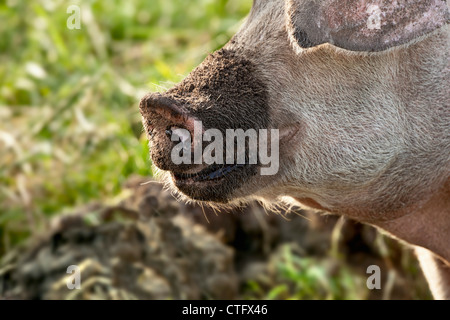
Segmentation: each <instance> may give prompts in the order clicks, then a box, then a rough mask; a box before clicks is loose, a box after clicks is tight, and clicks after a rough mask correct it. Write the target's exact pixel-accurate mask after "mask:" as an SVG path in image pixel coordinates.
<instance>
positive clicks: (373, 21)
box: [366, 4, 381, 30]
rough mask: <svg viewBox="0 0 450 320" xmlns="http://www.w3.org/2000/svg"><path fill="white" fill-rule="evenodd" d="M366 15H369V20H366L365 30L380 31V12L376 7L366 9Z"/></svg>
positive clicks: (371, 6)
mask: <svg viewBox="0 0 450 320" xmlns="http://www.w3.org/2000/svg"><path fill="white" fill-rule="evenodd" d="M366 13H368V14H370V16H369V19H368V20H367V28H369V29H370V30H373V29H376V30H379V29H381V10H380V7H379V6H377V5H374V4H372V5H370V6H369V7H367V10H366Z"/></svg>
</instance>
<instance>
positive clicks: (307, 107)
mask: <svg viewBox="0 0 450 320" xmlns="http://www.w3.org/2000/svg"><path fill="white" fill-rule="evenodd" d="M449 19H450V14H449V9H448V5H447V2H446V1H442V0H429V1H418V0H414V1H403V0H396V1H387V0H339V1H338V0H323V1H318V0H285V1H283V0H255V1H254V4H253V8H252V10H251V12H250V14H249V16H248V17H247V19H246V21H245V22H244V24H243V26H242V27H241V29H240V30H239V31H238V32H237V34H236V35H235V36H234V37H233V38H232V39H231V40H230V41H229V42H228V43H227V44H226V45H225V46H224V47H223V48H222V49H221V50H219V51H217V52H215V53H213V54H211V55H209V56H208V57H207V58H206V59H205V61H204V62H203V63H202V64H201V65H200V66H198V67H197V68H196V69H195V70H193V71H192V73H191V74H190V75H188V76H187V77H186V78H185V79H184V80H183V81H182V82H181V83H179V84H178V85H176V86H175V87H174V88H172V89H170V90H168V91H167V92H165V93H153V94H149V95H147V96H145V97H144V98H143V99H142V101H141V104H140V111H141V114H142V116H143V124H144V128H145V130H146V132H147V133H148V137H149V141H150V148H151V158H152V161H153V164H154V165H156V166H157V167H158V168H160V169H162V171H163V172H164V175H165V179H166V181H168V183H169V184H171V185H172V186H173V187H174V189H175V190H177V191H179V193H180V194H181V195H183V196H185V197H186V198H188V199H194V200H197V201H202V202H208V203H221V204H224V205H226V204H236V203H240V202H243V201H246V200H247V199H251V198H253V199H255V198H256V199H260V200H262V201H265V202H274V201H280V200H283V201H296V202H299V203H301V204H303V205H305V206H308V207H312V208H315V209H318V210H321V211H325V212H331V213H335V214H340V215H346V216H348V217H351V218H353V219H356V220H358V221H361V222H363V223H369V224H372V225H375V226H377V227H380V228H382V229H384V230H386V231H387V232H389V233H391V234H392V235H394V236H395V237H397V238H400V239H402V240H404V241H406V242H409V243H411V244H413V245H417V246H420V247H423V248H426V249H428V250H431V251H432V252H433V257H435V258H436V257H437V259H438V260H436V261H437V263H438V264H439V265H440V266H441V271H442V270H443V272H442V274H443V276H441V277H440V279H439V281H437V283H440V286H439V285H434V289H433V288H432V290H433V292H434V294H435V296H436V297H448V298H450V271H449V270H445V268H449V265H450V264H449V262H450V179H449V175H450V109H449V104H450V63H449V62H450V59H449V46H450V31H449V24H448V22H449ZM196 121H197V122H198V121H201V122H202V124H203V129H202V130H206V129H209V128H214V129H216V130H218V131H219V132H222V133H225V132H226V130H227V129H243V130H248V129H255V130H260V129H278V130H279V148H278V149H277V152H278V153H279V157H278V159H279V160H278V161H279V169H278V171H277V173H276V174H274V175H262V174H261V169H262V167H263V165H262V164H261V163H260V161H257V163H245V164H243V165H239V166H237V165H235V164H226V165H221V166H217V165H214V164H213V165H208V164H204V163H201V164H200V163H197V164H175V163H173V161H171V150H172V149H173V147H174V145H175V142H174V141H173V140H174V139H171V137H172V136H173V134H174V131H175V130H176V129H177V128H184V129H185V130H187V132H188V133H189V134H191V135H193V134H194V124H195V122H196ZM192 144H194V142H192ZM201 147H202V148H205V147H206V146H205V145H204V144H201ZM247 147H248V146H247ZM272 151H273V150H272ZM224 152H225V151H224ZM424 269H426V268H424ZM427 277H428V275H427ZM432 282H433V281H430V283H432Z"/></svg>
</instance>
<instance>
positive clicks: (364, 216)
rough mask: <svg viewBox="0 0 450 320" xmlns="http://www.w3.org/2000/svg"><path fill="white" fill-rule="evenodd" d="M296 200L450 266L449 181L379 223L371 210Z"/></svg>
mask: <svg viewBox="0 0 450 320" xmlns="http://www.w3.org/2000/svg"><path fill="white" fill-rule="evenodd" d="M417 197H418V198H419V195H418V196H417ZM294 199H296V200H297V201H298V202H300V203H301V204H303V205H306V206H308V207H310V208H313V209H316V210H319V211H325V212H331V213H335V214H339V215H344V216H347V217H350V218H352V219H355V220H357V221H360V222H362V223H367V224H370V225H373V226H375V227H378V228H381V229H382V230H384V231H386V232H388V233H389V234H391V235H392V236H394V237H395V238H397V239H400V240H403V241H406V242H408V243H410V244H412V245H417V246H420V247H424V248H427V249H429V250H431V251H432V252H434V253H435V254H436V255H438V256H439V257H441V258H442V259H443V260H444V261H446V262H447V263H448V264H449V265H450V178H448V179H447V180H445V182H443V183H442V185H441V186H440V187H439V188H436V189H435V190H434V192H430V193H429V194H428V195H424V194H421V195H420V200H418V201H416V202H413V203H411V204H409V205H405V206H403V207H401V208H399V209H394V210H392V211H391V212H384V214H383V216H380V219H376V218H374V215H373V214H372V213H371V212H370V211H372V210H368V211H367V212H366V210H364V209H361V207H360V206H358V207H346V206H345V205H343V206H339V205H338V206H334V207H333V208H326V207H323V206H322V205H321V204H319V203H318V202H316V201H315V200H313V199H311V198H299V197H294ZM368 212H370V213H369V214H368ZM386 217H392V218H386Z"/></svg>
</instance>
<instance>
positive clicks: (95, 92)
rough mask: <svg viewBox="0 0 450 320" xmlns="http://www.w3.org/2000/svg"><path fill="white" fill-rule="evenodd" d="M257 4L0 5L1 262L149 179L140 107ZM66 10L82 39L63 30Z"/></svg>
mask: <svg viewBox="0 0 450 320" xmlns="http://www.w3.org/2000/svg"><path fill="white" fill-rule="evenodd" d="M251 2H252V1H251V0H245V1H242V0H229V1H225V0H190V1H184V0H151V1H148V0H114V1H70V2H67V1H61V0H54V1H45V0H37V1H18V0H8V1H6V2H5V1H0V21H1V23H0V256H1V255H2V254H3V253H5V252H6V251H8V250H9V249H11V248H12V247H14V246H15V245H16V244H17V243H19V242H21V241H22V240H23V239H25V238H26V237H28V236H29V235H30V234H31V233H34V232H38V231H42V230H43V229H44V228H45V227H46V224H47V221H48V219H47V218H48V217H49V216H52V215H54V214H57V213H60V212H64V211H65V210H68V209H69V208H72V207H74V206H77V205H80V204H85V203H87V202H89V201H93V200H102V199H107V198H111V197H114V196H115V195H116V194H118V193H119V190H120V186H121V184H122V183H123V181H124V180H126V179H127V177H128V176H130V175H131V174H141V175H151V174H152V172H151V169H150V163H149V160H148V147H147V143H146V138H145V136H144V135H143V134H142V129H141V124H140V115H139V112H138V103H139V100H140V98H141V97H142V96H143V95H144V94H145V93H146V92H148V91H160V90H163V89H164V88H168V87H170V86H171V84H172V83H173V82H178V81H179V80H181V79H182V78H183V76H185V75H186V74H187V73H189V71H190V70H191V69H192V68H193V67H194V66H196V65H197V64H198V63H200V62H201V61H202V60H203V59H204V57H205V56H206V55H207V54H208V53H210V52H212V51H214V50H216V49H218V48H220V47H221V46H222V45H223V44H225V43H226V42H227V41H228V39H229V38H230V37H231V36H232V34H234V33H235V31H236V30H237V28H238V26H239V24H240V21H242V18H243V17H244V16H245V15H246V14H247V13H248V11H249V9H250V7H251ZM71 4H77V5H79V6H80V8H81V18H82V19H81V29H80V30H76V29H74V30H70V29H68V28H67V27H66V22H67V19H68V18H69V16H70V14H68V13H67V12H66V10H67V7H68V6H69V5H71Z"/></svg>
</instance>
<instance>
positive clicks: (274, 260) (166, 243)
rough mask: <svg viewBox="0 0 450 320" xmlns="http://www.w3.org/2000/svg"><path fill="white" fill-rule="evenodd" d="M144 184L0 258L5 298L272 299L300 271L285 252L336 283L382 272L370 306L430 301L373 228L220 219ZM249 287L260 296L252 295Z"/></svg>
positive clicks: (277, 217) (223, 215) (0, 292)
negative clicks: (345, 276) (291, 267)
mask: <svg viewBox="0 0 450 320" xmlns="http://www.w3.org/2000/svg"><path fill="white" fill-rule="evenodd" d="M146 181H148V179H145V178H140V177H135V178H132V179H130V180H129V181H127V183H126V184H125V185H124V192H123V194H122V197H121V198H122V200H120V201H119V202H117V204H116V205H102V204H92V205H88V206H86V207H84V208H80V209H79V210H78V211H76V212H74V213H72V214H70V215H61V216H58V217H56V218H55V219H54V220H53V221H52V224H51V228H49V231H48V232H47V233H46V234H45V235H44V236H41V237H40V238H35V239H32V240H31V241H30V242H29V243H28V244H26V245H23V246H21V247H19V248H16V249H14V250H12V251H10V252H8V253H7V254H6V255H5V256H4V257H2V258H1V259H0V298H3V299H158V300H161V299H194V300H198V299H241V298H246V297H250V298H261V299H265V298H267V295H266V294H265V293H264V292H269V291H270V290H271V288H274V287H277V286H278V287H280V283H281V284H283V281H285V279H282V278H280V273H279V272H277V268H278V267H279V266H280V265H282V264H283V263H287V264H292V261H291V262H286V261H285V260H286V259H291V258H289V257H290V256H289V255H286V252H287V251H286V250H291V251H290V252H293V253H294V254H295V255H296V256H297V257H299V258H298V259H300V260H298V259H297V258H296V259H297V260H296V261H300V264H303V262H301V261H305V263H306V264H305V265H310V268H314V267H316V266H317V265H318V264H320V265H322V266H324V268H325V269H326V273H327V274H328V276H329V277H330V279H332V278H333V277H335V276H336V275H339V272H340V271H339V270H343V267H345V268H346V269H345V270H348V269H349V268H350V269H351V270H353V271H352V272H354V273H355V276H357V277H358V276H359V277H361V279H366V278H367V275H366V273H365V272H366V269H367V266H369V265H373V264H375V265H378V266H380V267H381V269H382V270H383V273H382V283H383V286H385V285H386V286H388V288H387V289H386V290H384V291H381V290H373V291H370V292H369V290H365V292H363V293H362V297H364V298H367V299H381V298H395V299H412V298H418V297H419V298H427V297H429V296H428V292H427V291H426V290H427V289H426V283H425V281H424V280H423V277H422V275H421V274H419V275H413V276H411V275H410V274H407V273H405V272H404V269H405V266H404V265H405V261H406V262H408V263H413V264H412V265H411V266H412V267H413V268H414V267H417V266H416V265H415V264H417V263H416V262H415V260H414V259H411V257H412V255H411V253H410V252H406V251H405V249H404V247H402V246H400V245H399V244H397V243H396V242H393V241H389V240H386V241H388V242H383V241H384V240H383V239H384V238H383V237H382V236H381V235H380V234H378V233H377V232H376V230H375V229H373V228H371V227H369V226H363V225H360V224H357V223H354V222H351V221H348V220H344V219H342V218H338V217H334V216H329V215H327V216H323V215H320V214H317V213H311V212H308V211H303V210H301V209H299V208H291V209H290V210H285V209H280V210H279V211H278V212H267V211H265V210H264V209H263V208H262V207H261V205H259V204H258V203H250V204H249V205H248V206H245V207H243V208H240V209H235V210H230V211H222V212H215V211H213V210H212V209H209V208H206V207H205V208H201V207H199V206H195V205H188V204H185V203H181V202H177V201H176V200H175V199H174V198H173V197H172V195H171V194H170V193H169V192H167V191H164V190H163V187H162V185H161V184H159V183H156V182H152V183H149V184H146V185H142V183H143V182H146ZM380 243H381V245H380ZM288 248H290V249H288ZM380 248H381V249H380ZM412 258H413V257H412ZM414 263H415V264H414ZM69 266H77V267H78V270H79V271H80V281H81V288H80V289H79V290H70V289H69V288H68V286H67V284H68V283H73V279H74V276H73V274H72V273H67V271H68V267H69ZM411 266H409V265H408V268H409V267H411ZM364 281H365V280H364ZM249 283H251V284H252V286H253V287H255V286H256V287H257V288H258V290H259V291H258V292H255V291H252V292H250V295H249V292H248V284H249ZM285 285H286V286H287V288H288V287H289V286H291V285H292V283H286V284H285ZM362 287H363V288H364V286H362ZM417 287H418V288H419V289H417ZM420 290H422V291H424V290H425V292H426V293H425V294H424V293H420V294H418V291H420ZM422 291H421V292H422ZM293 292H295V290H293V291H291V294H288V292H286V293H285V295H283V294H280V295H279V296H277V298H280V299H281V298H292V297H293ZM324 296H326V293H324ZM315 297H317V296H315ZM301 298H302V299H303V298H308V296H302V297H301ZM312 298H314V297H312ZM359 298H361V297H359Z"/></svg>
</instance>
